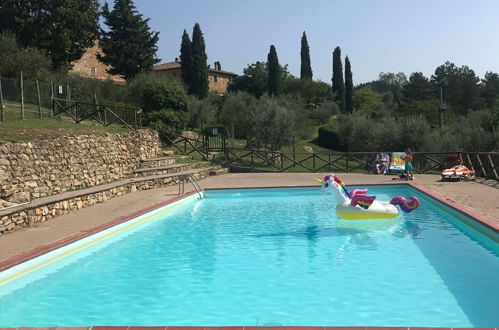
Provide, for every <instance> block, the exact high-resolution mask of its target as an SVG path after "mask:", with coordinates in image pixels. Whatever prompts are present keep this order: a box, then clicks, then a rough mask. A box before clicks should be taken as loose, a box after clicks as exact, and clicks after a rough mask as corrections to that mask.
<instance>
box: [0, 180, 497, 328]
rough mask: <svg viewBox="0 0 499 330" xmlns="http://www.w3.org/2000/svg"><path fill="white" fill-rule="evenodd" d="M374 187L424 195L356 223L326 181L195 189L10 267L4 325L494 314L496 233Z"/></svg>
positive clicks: (469, 318)
mask: <svg viewBox="0 0 499 330" xmlns="http://www.w3.org/2000/svg"><path fill="white" fill-rule="evenodd" d="M369 190H370V193H372V194H375V195H377V196H378V199H380V200H390V199H391V197H393V196H395V195H402V196H409V195H415V196H417V197H418V198H420V200H421V201H422V206H421V207H420V209H418V210H417V211H415V212H413V213H410V214H401V215H399V216H398V217H397V218H395V219H393V220H389V221H360V222H359V221H353V222H352V221H346V220H339V219H337V218H336V215H335V212H334V208H335V205H334V202H333V200H332V198H331V196H329V195H322V194H321V193H320V192H319V190H318V188H282V189H241V190H214V191H208V192H207V194H206V195H207V198H205V199H203V200H197V199H196V198H195V197H194V196H191V197H189V198H187V199H185V200H182V201H180V202H177V204H175V205H169V206H167V207H165V208H162V209H158V210H156V211H153V212H151V213H149V214H146V215H143V216H140V217H138V218H137V219H135V220H133V221H131V222H127V223H124V224H121V225H119V226H118V227H116V228H113V229H111V230H110V231H109V232H105V233H102V234H100V235H101V236H100V237H98V238H97V239H96V238H95V237H89V238H86V239H84V240H83V242H79V243H77V244H76V245H71V246H68V247H66V248H65V249H66V250H63V252H62V255H63V256H64V255H65V257H61V255H60V251H59V254H57V253H58V252H56V251H54V252H51V253H50V254H48V255H45V256H43V257H41V258H38V260H32V261H30V262H29V263H27V264H25V265H24V267H25V268H24V269H21V270H19V269H10V270H9V272H10V273H7V272H3V273H0V283H2V284H3V285H1V286H0V306H2V307H1V308H0V326H4V327H19V326H54V325H64V326H89V325H205V326H210V325H217V326H223V325H343V326H356V325H362V326H432V327H470V326H473V327H494V326H498V325H499V313H497V311H498V310H499V299H497V297H499V281H498V274H499V244H498V235H497V233H496V232H493V231H492V230H489V229H487V228H485V227H480V226H479V225H477V227H476V228H475V229H473V228H470V227H469V226H468V225H466V224H465V222H470V220H469V219H466V217H465V216H464V215H461V214H459V212H456V211H453V210H452V209H450V208H449V207H447V206H444V205H442V204H440V203H439V202H437V201H435V200H432V199H431V198H430V197H428V196H426V195H424V194H422V193H420V192H418V191H416V190H415V189H412V188H410V187H405V186H376V187H370V188H369ZM470 223H472V221H471V222H470ZM113 230H114V231H118V233H113ZM40 263H42V264H40ZM16 267H22V265H20V266H16ZM20 275H22V276H20Z"/></svg>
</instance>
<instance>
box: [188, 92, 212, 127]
mask: <svg viewBox="0 0 499 330" xmlns="http://www.w3.org/2000/svg"><path fill="white" fill-rule="evenodd" d="M187 109H188V111H189V122H188V126H189V127H190V128H195V127H204V126H205V125H206V124H214V123H215V122H216V117H217V106H216V105H215V104H213V103H212V101H211V100H210V99H209V98H206V99H198V98H197V97H195V96H191V95H190V96H189V97H188V100H187Z"/></svg>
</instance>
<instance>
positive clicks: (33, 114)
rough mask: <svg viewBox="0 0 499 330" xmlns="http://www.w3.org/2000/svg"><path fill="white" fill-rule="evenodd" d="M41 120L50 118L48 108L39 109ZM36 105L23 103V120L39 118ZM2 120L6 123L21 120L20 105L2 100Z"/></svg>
mask: <svg viewBox="0 0 499 330" xmlns="http://www.w3.org/2000/svg"><path fill="white" fill-rule="evenodd" d="M40 110H41V113H42V118H46V117H50V108H47V107H43V106H42V107H41V109H40ZM39 116H40V113H39V110H38V105H36V104H31V103H25V104H24V118H25V119H27V118H39ZM4 118H5V120H6V121H9V120H18V119H21V103H20V102H12V101H6V100H4Z"/></svg>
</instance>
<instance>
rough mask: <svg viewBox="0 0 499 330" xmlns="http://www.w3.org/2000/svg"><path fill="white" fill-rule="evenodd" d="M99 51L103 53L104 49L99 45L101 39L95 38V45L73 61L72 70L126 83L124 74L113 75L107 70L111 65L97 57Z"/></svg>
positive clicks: (84, 75) (89, 75)
mask: <svg viewBox="0 0 499 330" xmlns="http://www.w3.org/2000/svg"><path fill="white" fill-rule="evenodd" d="M97 53H99V54H102V49H101V48H100V47H99V40H95V41H94V45H93V46H92V47H91V48H88V49H87V50H86V51H85V53H84V54H83V56H82V57H81V58H80V59H79V60H78V61H74V62H73V63H71V64H72V65H73V68H72V69H71V71H72V72H74V73H77V74H79V75H80V76H82V77H88V78H95V79H100V80H108V79H111V80H112V81H113V82H115V83H117V84H125V83H126V82H125V79H123V77H122V76H118V75H111V74H109V73H107V72H106V70H108V69H109V68H110V66H109V65H105V64H104V63H102V62H101V61H99V60H98V59H97V55H96V54H97Z"/></svg>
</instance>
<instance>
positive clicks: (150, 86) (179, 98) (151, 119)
mask: <svg viewBox="0 0 499 330" xmlns="http://www.w3.org/2000/svg"><path fill="white" fill-rule="evenodd" d="M140 79H141V81H146V83H145V84H144V85H140V86H139V85H137V82H135V85H134V89H133V90H134V92H136V93H138V94H139V95H141V100H140V103H141V106H142V109H143V110H144V112H145V113H146V124H147V125H148V126H150V127H152V128H154V129H156V130H158V131H159V132H160V133H161V135H162V136H163V137H166V136H168V137H172V136H174V135H175V134H179V133H180V132H181V131H182V130H183V129H185V127H186V124H187V121H188V119H189V117H188V116H189V114H188V109H187V92H186V91H185V89H184V88H183V86H181V85H179V84H177V83H175V82H174V81H171V80H168V79H164V78H162V77H160V76H158V75H147V76H142V77H141V78H140Z"/></svg>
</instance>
